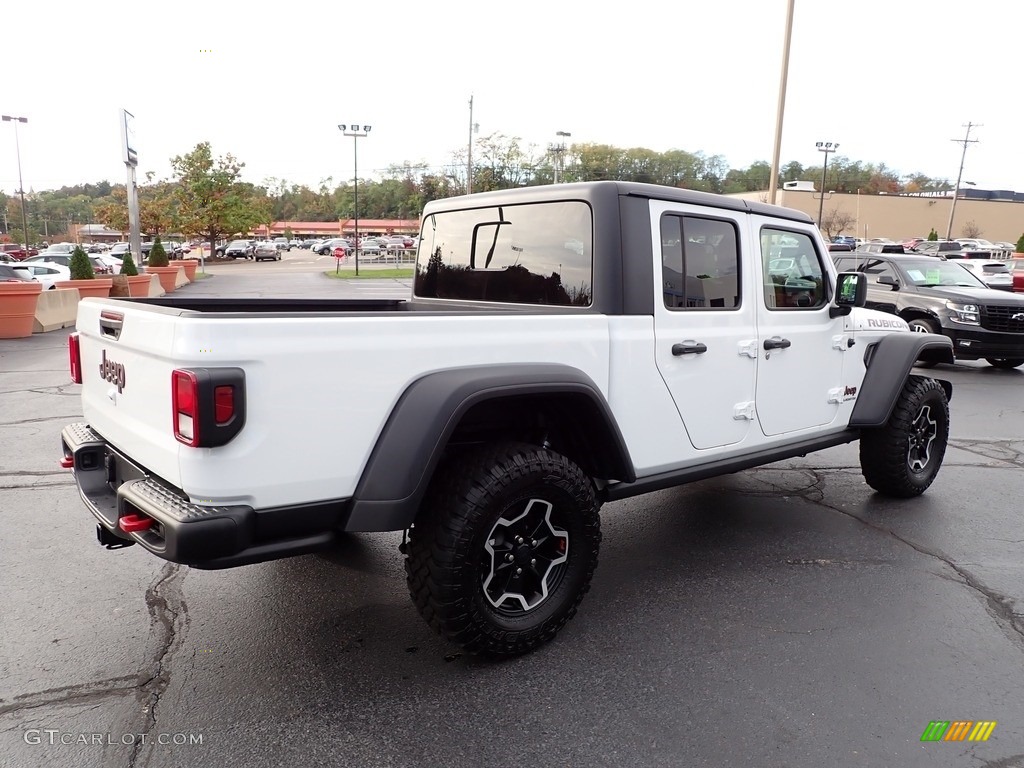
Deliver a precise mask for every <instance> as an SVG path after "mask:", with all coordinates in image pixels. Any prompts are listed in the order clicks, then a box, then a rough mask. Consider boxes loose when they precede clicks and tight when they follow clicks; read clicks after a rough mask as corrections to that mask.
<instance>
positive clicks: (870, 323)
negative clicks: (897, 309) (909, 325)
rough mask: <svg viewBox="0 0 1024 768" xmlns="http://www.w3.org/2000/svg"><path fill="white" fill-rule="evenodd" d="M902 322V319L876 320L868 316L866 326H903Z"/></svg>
mask: <svg viewBox="0 0 1024 768" xmlns="http://www.w3.org/2000/svg"><path fill="white" fill-rule="evenodd" d="M903 327H904V323H903V321H902V320H876V319H875V318H873V317H869V318H868V328H903Z"/></svg>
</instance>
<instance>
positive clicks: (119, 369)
mask: <svg viewBox="0 0 1024 768" xmlns="http://www.w3.org/2000/svg"><path fill="white" fill-rule="evenodd" d="M100 377H101V378H103V379H106V380H107V381H109V382H110V383H111V384H117V391H118V392H123V391H124V366H123V365H122V364H121V363H115V362H114V361H113V360H107V350H105V349H104V350H103V355H102V356H101V357H100Z"/></svg>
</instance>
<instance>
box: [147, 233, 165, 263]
mask: <svg viewBox="0 0 1024 768" xmlns="http://www.w3.org/2000/svg"><path fill="white" fill-rule="evenodd" d="M146 263H147V264H148V265H149V266H151V267H166V266H167V265H168V264H169V263H170V260H169V259H168V258H167V251H165V250H164V244H163V243H161V242H160V237H159V236H157V237H155V238H153V247H152V248H151V249H150V251H149V260H148V261H147V262H146Z"/></svg>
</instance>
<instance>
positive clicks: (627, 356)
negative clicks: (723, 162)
mask: <svg viewBox="0 0 1024 768" xmlns="http://www.w3.org/2000/svg"><path fill="white" fill-rule="evenodd" d="M781 256H784V257H785V258H781ZM773 264H774V265H775V266H773ZM780 264H781V266H780ZM866 287H867V285H866V279H865V276H864V275H863V274H861V273H856V272H850V273H840V274H838V275H837V273H836V271H835V267H834V266H833V264H832V260H831V259H830V258H829V255H828V250H827V247H826V245H825V243H824V242H823V240H822V239H821V236H820V233H819V232H818V230H817V229H816V228H815V226H814V224H813V222H812V221H811V219H810V218H809V217H807V216H806V215H804V214H803V213H800V212H797V211H794V210H790V209H785V208H780V207H774V206H768V205H765V204H761V203H756V202H750V201H744V200H738V199H732V198H726V197H721V196H717V195H711V194H705V193H698V192H692V191H686V190H680V189H675V188H667V187H658V186H652V185H644V184H632V183H622V182H612V181H608V182H593V183H583V184H561V185H552V186H546V187H531V188H525V189H515V190H507V191H499V192H488V193H483V194H477V195H470V196H464V197H456V198H450V199H445V200H437V201H434V202H431V203H429V204H428V205H427V206H426V208H425V209H424V212H423V215H422V219H421V225H420V239H419V245H418V249H417V261H416V271H415V277H414V281H413V288H412V291H411V295H410V297H409V298H408V300H389V301H381V300H370V301H362V300H328V301H320V300H284V299H230V298H227V299H196V298H188V297H183V298H177V297H170V298H162V299H135V300H129V299H103V300H100V299H86V300H84V301H82V302H81V304H80V305H79V312H78V320H77V332H76V333H75V334H73V335H72V336H71V337H70V341H69V344H70V361H71V372H72V378H73V380H74V381H76V382H78V383H80V384H81V385H82V390H81V393H82V409H83V415H84V419H85V422H84V423H80V424H72V425H69V426H67V427H66V428H65V429H64V430H63V432H62V451H63V459H62V464H63V465H64V466H65V467H68V468H70V469H72V470H73V472H74V476H75V479H76V482H77V485H78V488H79V491H80V494H81V497H82V499H83V500H84V502H85V505H86V506H87V508H88V509H89V511H90V512H91V514H92V516H93V517H94V518H95V521H96V523H97V532H98V538H99V541H100V543H101V544H103V545H105V546H107V547H108V548H118V547H122V546H128V545H132V544H135V545H138V546H140V547H142V548H144V549H146V550H148V551H149V552H151V553H153V554H154V555H156V556H158V557H160V558H163V559H165V560H170V561H173V562H176V563H183V564H187V565H190V566H193V567H196V568H205V569H218V568H227V567H232V566H240V565H245V564H249V563H257V562H261V561H266V560H271V559H274V558H280V557H285V556H290V555H300V554H304V553H309V552H314V551H316V550H319V549H322V548H325V547H329V546H330V545H331V544H332V542H334V541H335V540H336V539H337V538H338V537H339V536H340V535H342V534H343V533H346V532H369V531H404V532H406V534H407V536H403V542H402V546H401V547H400V549H401V552H402V553H403V555H404V557H405V565H406V573H407V584H408V588H409V591H410V593H411V596H412V599H413V602H414V603H415V605H416V606H417V608H418V610H419V612H420V613H421V615H422V616H423V618H424V619H425V620H426V621H427V622H428V623H429V624H430V625H431V626H433V627H434V628H435V629H436V630H437V631H439V632H440V633H441V634H442V635H443V636H444V637H446V638H448V639H450V640H451V641H453V642H454V643H457V644H459V645H460V646H462V647H463V648H465V649H466V650H468V651H470V652H474V653H481V654H485V655H489V656H494V657H502V656H511V655H515V654H520V653H524V652H527V651H530V650H532V649H533V648H535V647H537V646H538V645H540V644H541V643H543V642H545V641H547V640H549V639H551V638H552V637H553V636H554V635H555V634H556V633H557V632H558V631H559V630H560V629H561V628H562V627H563V626H564V625H565V623H566V622H567V621H568V620H569V619H570V618H571V617H572V616H573V615H574V614H575V612H576V610H577V608H578V606H579V604H580V601H581V600H582V598H583V596H584V594H585V593H586V591H587V590H588V588H589V584H590V581H591V577H592V575H593V573H594V569H595V567H596V565H597V558H598V548H599V544H600V540H601V533H600V518H599V510H600V507H601V505H602V504H603V503H604V502H609V501H614V500H618V499H622V498H625V497H629V496H634V495H637V494H641V493H645V492H648V491H654V490H658V489H662V488H667V487H671V486H675V485H680V484H683V483H688V482H692V481H696V480H701V479H704V478H708V477H713V476H716V475H721V474H725V473H730V472H736V471H738V470H742V469H746V468H749V467H755V466H759V465H763V464H767V463H770V462H774V461H779V460H781V459H786V458H790V457H794V456H798V455H803V454H806V453H809V452H811V451H816V450H819V449H824V448H828V447H831V446H836V445H840V444H842V443H848V442H851V441H855V440H859V441H860V461H861V467H862V471H863V474H864V477H865V479H866V481H867V483H868V484H869V485H870V486H871V487H873V488H874V489H875V490H877V491H878V492H880V493H882V494H887V495H890V496H895V497H910V496H915V495H917V494H920V493H922V492H923V491H924V490H925V489H926V488H927V487H928V486H929V485H930V484H931V482H932V481H933V480H934V478H935V476H936V473H937V472H938V470H939V467H940V465H941V463H942V458H943V455H944V451H945V447H946V439H947V436H948V429H949V409H948V398H949V397H950V396H951V386H950V385H949V384H948V383H947V382H941V381H938V380H936V379H933V378H928V377H924V376H919V375H912V374H911V368H912V366H913V365H914V364H915V361H923V362H925V363H929V364H930V363H938V362H952V360H953V356H952V351H951V344H950V341H949V339H947V338H945V337H944V336H940V335H935V334H927V333H911V332H910V331H909V329H908V326H907V324H906V322H904V321H903V320H901V319H900V318H897V317H894V316H893V315H889V314H884V313H880V312H876V311H873V310H870V309H867V308H865V307H864V304H865V291H866Z"/></svg>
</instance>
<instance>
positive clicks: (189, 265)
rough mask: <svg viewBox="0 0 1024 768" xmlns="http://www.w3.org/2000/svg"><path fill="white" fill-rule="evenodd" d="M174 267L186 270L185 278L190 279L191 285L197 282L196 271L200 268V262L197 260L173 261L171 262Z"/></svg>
mask: <svg viewBox="0 0 1024 768" xmlns="http://www.w3.org/2000/svg"><path fill="white" fill-rule="evenodd" d="M170 265H171V266H172V267H183V268H184V270H185V277H187V278H188V281H189V282H190V283H194V282H195V281H196V269H198V268H199V262H198V261H196V260H195V259H173V260H172V261H171V262H170Z"/></svg>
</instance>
